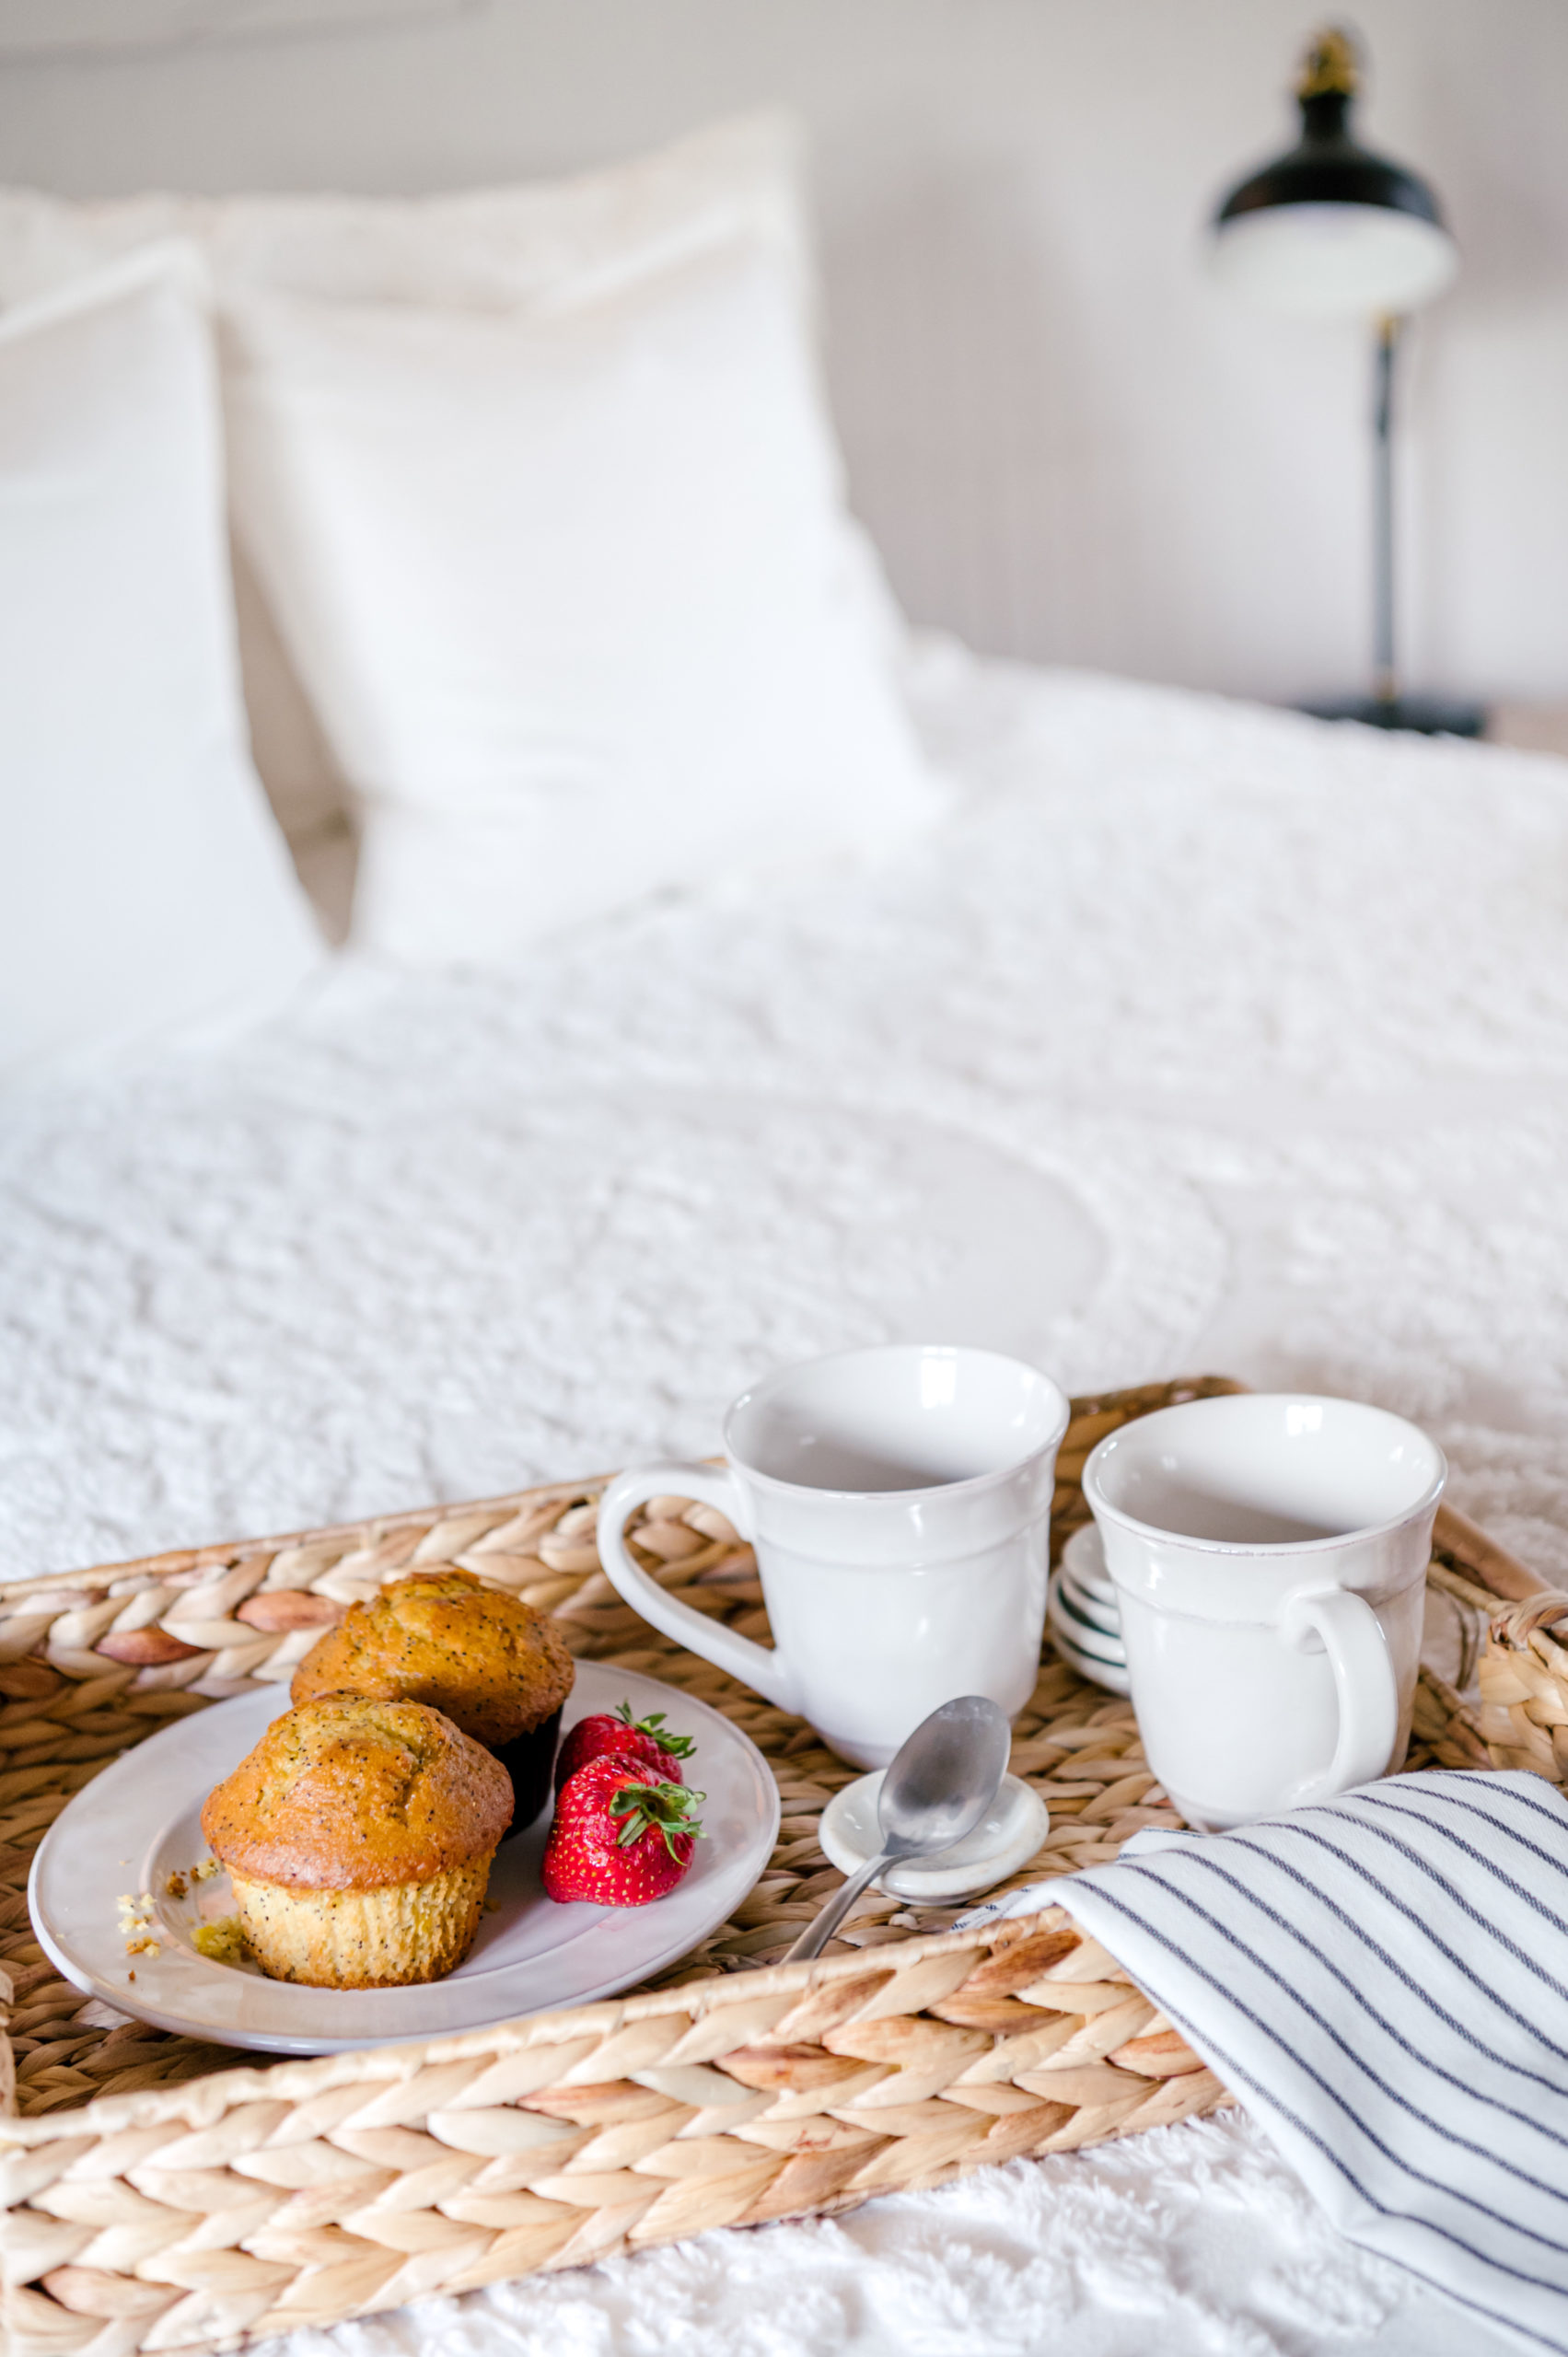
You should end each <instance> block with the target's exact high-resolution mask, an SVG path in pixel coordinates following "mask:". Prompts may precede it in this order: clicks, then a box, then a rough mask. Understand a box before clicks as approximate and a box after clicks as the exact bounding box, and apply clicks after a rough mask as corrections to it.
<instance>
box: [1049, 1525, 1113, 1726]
mask: <svg viewBox="0 0 1568 2357" xmlns="http://www.w3.org/2000/svg"><path fill="white" fill-rule="evenodd" d="M1048 1610H1049V1612H1050V1616H1051V1635H1052V1636H1053V1637H1054V1638H1055V1640H1056V1650H1057V1652H1058V1653H1059V1654H1060V1655H1062V1658H1063V1661H1065V1662H1070V1663H1071V1664H1072V1666H1073V1667H1074V1669H1075V1670H1076V1671H1077V1673H1078V1675H1079V1677H1080V1678H1092V1679H1093V1680H1094V1682H1095V1684H1096V1685H1097V1686H1104V1687H1106V1688H1108V1689H1109V1691H1110V1692H1111V1693H1112V1694H1125V1693H1127V1692H1128V1691H1129V1690H1130V1687H1129V1681H1128V1677H1127V1649H1126V1647H1125V1646H1124V1645H1123V1643H1122V1642H1121V1611H1120V1609H1119V1608H1118V1606H1117V1601H1116V1590H1115V1588H1114V1587H1113V1586H1112V1585H1111V1581H1110V1573H1109V1572H1108V1571H1107V1570H1106V1568H1105V1554H1104V1551H1103V1550H1102V1549H1101V1546H1100V1543H1099V1532H1098V1529H1097V1528H1096V1527H1095V1525H1094V1524H1093V1523H1092V1522H1091V1523H1086V1525H1085V1527H1084V1528H1083V1529H1082V1530H1075V1531H1074V1533H1073V1536H1072V1538H1069V1540H1068V1541H1067V1544H1066V1546H1065V1547H1064V1548H1063V1550H1062V1561H1061V1562H1060V1563H1058V1565H1057V1567H1056V1569H1055V1570H1054V1571H1053V1572H1052V1573H1051V1591H1050V1601H1049V1605H1048Z"/></svg>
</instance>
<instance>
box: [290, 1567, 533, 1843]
mask: <svg viewBox="0 0 1568 2357" xmlns="http://www.w3.org/2000/svg"><path fill="white" fill-rule="evenodd" d="M575 1674H576V1673H575V1667H574V1665H573V1661H572V1656H571V1655H570V1654H569V1653H568V1652H567V1650H566V1648H565V1646H564V1645H563V1643H562V1642H561V1638H560V1636H559V1635H558V1633H557V1631H556V1628H555V1624H554V1622H553V1621H551V1620H546V1619H545V1618H544V1616H543V1614H542V1613H539V1612H536V1611H535V1610H534V1609H533V1608H532V1606H531V1605H528V1604H524V1603H523V1602H522V1601H521V1600H520V1598H518V1597H517V1596H508V1595H506V1594H505V1591H504V1590H503V1589H500V1588H493V1587H485V1586H484V1585H482V1582H481V1581H479V1580H477V1579H476V1578H475V1577H474V1575H473V1573H471V1572H461V1571H459V1570H458V1569H457V1567H456V1565H455V1564H450V1563H441V1564H434V1565H432V1566H431V1567H430V1569H429V1570H427V1571H420V1572H413V1573H410V1575H409V1576H408V1577H407V1578H406V1579H401V1580H394V1581H393V1582H392V1583H391V1585H389V1586H388V1587H384V1588H383V1589H382V1590H381V1593H380V1595H379V1596H375V1597H373V1598H372V1600H371V1601H370V1602H369V1603H368V1604H356V1605H354V1607H353V1608H351V1610H350V1612H349V1614H348V1617H347V1619H346V1620H343V1621H342V1622H340V1624H339V1626H338V1627H337V1628H335V1629H329V1630H328V1631H326V1632H325V1634H324V1635H323V1636H321V1637H320V1638H319V1640H318V1641H317V1643H315V1644H314V1645H312V1646H311V1648H310V1651H309V1652H308V1654H307V1655H306V1656H305V1658H304V1660H303V1661H302V1662H301V1663H300V1665H299V1667H298V1668H297V1669H296V1671H295V1673H294V1683H293V1685H292V1687H291V1688H290V1689H289V1691H290V1696H291V1699H292V1700H293V1701H296V1702H308V1701H312V1700H313V1699H314V1698H315V1697H316V1696H318V1695H321V1694H367V1695H371V1696H374V1697H375V1698H376V1699H377V1700H378V1701H387V1702H425V1703H428V1704H429V1706H430V1707H431V1709H432V1710H436V1711H444V1712H445V1713H446V1714H447V1718H449V1719H450V1720H452V1721H453V1722H454V1724H456V1725H458V1726H459V1727H461V1729H462V1731H463V1733H464V1734H465V1735H466V1736H472V1738H473V1740H474V1741H475V1742H476V1743H482V1744H483V1746H484V1747H485V1749H486V1750H487V1751H493V1752H494V1754H495V1757H496V1758H497V1759H499V1761H500V1762H501V1765H502V1766H503V1768H505V1771H506V1772H507V1774H508V1775H509V1776H510V1778H511V1780H512V1785H513V1814H512V1826H511V1829H512V1830H513V1831H514V1832H518V1831H520V1830H521V1829H522V1828H523V1827H524V1826H525V1825H531V1824H532V1822H533V1820H534V1818H535V1817H537V1816H538V1815H539V1813H540V1809H541V1808H542V1807H543V1806H544V1804H545V1802H546V1800H547V1799H548V1797H549V1794H550V1782H551V1771H552V1768H553V1766H554V1764H555V1747H556V1744H557V1743H558V1742H559V1740H560V1736H561V1706H562V1704H563V1702H564V1701H565V1700H566V1697H567V1695H568V1694H570V1692H571V1691H572V1681H573V1678H575Z"/></svg>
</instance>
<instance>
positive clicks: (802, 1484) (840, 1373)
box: [598, 1343, 1069, 1768]
mask: <svg viewBox="0 0 1568 2357" xmlns="http://www.w3.org/2000/svg"><path fill="white" fill-rule="evenodd" d="M1068 1412H1069V1411H1068V1403H1067V1400H1066V1399H1065V1397H1064V1396H1063V1393H1062V1392H1061V1391H1060V1390H1059V1389H1058V1388H1057V1387H1056V1385H1055V1384H1054V1383H1052V1382H1051V1380H1050V1378H1049V1377H1048V1376H1043V1375H1041V1374H1040V1373H1039V1371H1038V1370H1037V1369H1036V1368H1034V1367H1031V1366H1025V1365H1024V1364H1022V1363H1021V1362H1020V1361H1019V1360H1017V1359H1010V1358H1004V1357H1002V1356H1000V1355H999V1354H998V1353H995V1352H993V1351H973V1350H955V1349H946V1348H939V1347H936V1346H934V1345H933V1346H926V1345H921V1344H913V1343H911V1344H904V1343H889V1344H886V1345H884V1346H882V1347H880V1348H877V1349H873V1350H865V1351H842V1352H839V1353H835V1355H834V1356H832V1357H831V1358H824V1359H814V1360H811V1361H810V1362H809V1363H808V1364H806V1365H804V1366H797V1367H790V1368H787V1369H786V1370H785V1371H784V1373H783V1374H780V1375H774V1376H770V1377H769V1378H768V1379H767V1381H766V1382H764V1383H759V1384H757V1385H756V1386H755V1387H753V1388H752V1389H751V1390H749V1391H744V1392H742V1394H741V1396H740V1398H739V1399H738V1400H737V1401H736V1402H735V1405H734V1406H733V1407H732V1408H731V1409H730V1411H729V1413H728V1414H727V1415H726V1418H725V1422H724V1445H725V1455H726V1458H727V1459H728V1462H727V1464H726V1466H725V1467H723V1468H722V1469H721V1468H718V1467H715V1466H713V1465H691V1464H663V1465H645V1466H639V1467H637V1468H636V1469H634V1470H633V1471H632V1472H629V1473H622V1474H621V1477H620V1479H619V1480H615V1481H612V1482H611V1483H610V1487H609V1489H608V1490H607V1491H606V1492H605V1493H604V1498H603V1502H602V1503H601V1504H600V1506H599V1514H598V1551H599V1560H600V1562H602V1563H603V1565H604V1568H605V1570H606V1572H607V1573H609V1575H610V1579H611V1580H612V1581H613V1582H614V1584H615V1585H616V1587H617V1588H619V1590H620V1592H621V1595H622V1596H624V1597H625V1599H626V1601H627V1603H628V1604H632V1605H634V1606H635V1607H636V1608H637V1610H638V1611H639V1612H640V1613H641V1614H642V1615H643V1617H644V1619H645V1620H651V1621H652V1623H653V1625H654V1627H655V1628H656V1629H659V1630H662V1631H663V1632H664V1634H665V1635H666V1636H667V1637H673V1638H675V1639H676V1641H677V1642H678V1643H680V1644H682V1645H685V1646H686V1647H687V1648H688V1649H689V1651H691V1653H694V1654H701V1655H703V1658H704V1660H707V1661H711V1662H714V1663H716V1664H717V1666H719V1668H720V1669H725V1670H727V1671H728V1672H729V1674H730V1675H731V1677H733V1678H740V1679H741V1680H743V1682H744V1683H745V1684H746V1685H748V1686H751V1687H754V1688H755V1689H756V1690H757V1692H758V1693H759V1694H763V1695H765V1696H766V1697H767V1699H768V1701H770V1702H775V1703H777V1705H778V1706H779V1708H780V1709H781V1710H784V1711H789V1712H792V1713H796V1714H797V1715H798V1716H800V1717H801V1718H804V1719H807V1720H809V1722H810V1724H812V1725H813V1726H814V1727H815V1728H816V1729H817V1730H818V1732H819V1735H820V1736H822V1738H823V1740H824V1741H825V1742H826V1743H828V1744H829V1745H830V1746H831V1747H832V1749H833V1750H834V1751H836V1752H837V1753H838V1754H839V1756H840V1758H841V1759H848V1760H850V1761H852V1762H853V1763H854V1765H855V1766H856V1767H859V1768H885V1767H886V1766H887V1764H888V1762H889V1759H891V1758H892V1757H893V1754H894V1752H895V1751H897V1749H898V1747H899V1746H900V1744H901V1743H902V1741H903V1739H904V1737H905V1736H907V1735H908V1734H909V1733H910V1732H911V1730H912V1728H914V1727H916V1726H918V1725H919V1724H920V1722H921V1720H922V1719H923V1718H924V1717H925V1716H926V1715H927V1713H929V1712H932V1711H934V1710H935V1709H936V1707H937V1705H938V1704H939V1703H942V1702H946V1701H950V1700H951V1699H952V1697H953V1696H954V1695H955V1694H986V1695H989V1696H990V1697H991V1699H992V1701H994V1702H997V1703H999V1704H1000V1705H1001V1707H1002V1709H1003V1710H1005V1711H1006V1712H1007V1713H1009V1714H1011V1713H1013V1712H1015V1711H1019V1710H1021V1709H1022V1708H1023V1706H1024V1704H1025V1703H1026V1702H1027V1701H1028V1698H1029V1696H1030V1694H1031V1693H1032V1692H1033V1690H1034V1687H1035V1681H1036V1679H1037V1678H1038V1677H1039V1675H1040V1631H1041V1629H1042V1627H1043V1624H1044V1618H1045V1584H1046V1561H1047V1554H1048V1546H1049V1531H1050V1520H1051V1492H1052V1489H1053V1487H1054V1482H1055V1471H1056V1451H1057V1447H1058V1446H1059V1444H1060V1442H1061V1439H1062V1435H1063V1433H1064V1432H1065V1431H1066V1429H1067V1417H1068ZM669 1493H673V1494H675V1495H677V1496H679V1497H689V1498H702V1499H704V1500H706V1502H707V1503H708V1504H711V1505H715V1506H717V1507H718V1509H719V1511H720V1513H721V1514H724V1515H727V1516H728V1518H729V1520H730V1521H731V1522H732V1523H733V1524H734V1526H735V1527H736V1529H737V1530H738V1532H739V1533H740V1535H741V1536H742V1538H747V1539H749V1541H750V1542H751V1544H752V1545H753V1547H755V1549H756V1550H757V1562H758V1567H759V1569H760V1571H761V1580H762V1593H763V1596H764V1597H765V1598H766V1601H767V1607H768V1619H769V1620H770V1622H771V1624H772V1632H773V1650H772V1652H770V1651H769V1650H768V1649H767V1647H766V1646H763V1645H757V1644H753V1643H751V1641H750V1639H749V1638H747V1637H742V1636H740V1635H738V1633H737V1632H736V1631H734V1630H732V1629H726V1628H725V1627H723V1626H722V1625H721V1624H720V1623H718V1622H717V1621H714V1620H708V1619H707V1618H705V1617H704V1615H703V1614H702V1613H700V1612H694V1611H693V1610H692V1609H691V1607H690V1606H689V1605H684V1604H680V1603H678V1602H677V1601H676V1600H675V1598H674V1597H672V1596H668V1595H667V1594H666V1592H665V1590H664V1589H663V1588H661V1587H660V1586H659V1585H657V1583H656V1581H654V1580H652V1579H650V1578H649V1576H648V1574H647V1573H646V1572H645V1571H644V1570H643V1569H642V1568H641V1566H640V1565H639V1564H638V1563H636V1562H634V1561H633V1557H632V1556H631V1554H630V1553H629V1552H628V1550H627V1547H626V1542H625V1537H624V1532H625V1528H626V1524H627V1522H628V1521H629V1519H630V1518H631V1516H632V1515H633V1512H634V1511H635V1509H636V1508H637V1507H638V1506H640V1505H642V1504H645V1501H646V1500H647V1499H649V1498H652V1497H658V1496H661V1495H665V1494H669Z"/></svg>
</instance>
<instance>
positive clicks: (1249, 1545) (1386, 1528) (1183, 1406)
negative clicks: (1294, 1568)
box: [1082, 1391, 1448, 1562]
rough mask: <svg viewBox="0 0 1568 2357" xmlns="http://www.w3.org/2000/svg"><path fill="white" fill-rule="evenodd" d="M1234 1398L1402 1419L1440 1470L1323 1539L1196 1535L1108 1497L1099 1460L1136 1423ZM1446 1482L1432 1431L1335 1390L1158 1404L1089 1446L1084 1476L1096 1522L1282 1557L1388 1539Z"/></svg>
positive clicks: (1196, 1549) (1193, 1545) (1415, 1518)
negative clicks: (1383, 1510) (1414, 1493)
mask: <svg viewBox="0 0 1568 2357" xmlns="http://www.w3.org/2000/svg"><path fill="white" fill-rule="evenodd" d="M1232 1400H1246V1401H1257V1402H1261V1403H1273V1402H1277V1403H1279V1404H1280V1405H1290V1406H1293V1407H1295V1406H1299V1407H1303V1408H1351V1409H1354V1410H1356V1411H1365V1413H1367V1414H1370V1415H1374V1416H1382V1417H1386V1418H1387V1420H1388V1422H1389V1423H1392V1424H1402V1425H1403V1426H1404V1428H1405V1430H1406V1431H1407V1432H1411V1433H1414V1434H1415V1435H1416V1437H1417V1438H1418V1439H1419V1440H1422V1441H1424V1443H1425V1444H1426V1446H1427V1447H1428V1448H1429V1449H1430V1450H1431V1451H1432V1454H1433V1456H1434V1457H1435V1458H1436V1460H1437V1462H1436V1469H1435V1470H1434V1475H1433V1478H1432V1480H1430V1481H1429V1482H1428V1484H1427V1486H1426V1489H1425V1490H1424V1491H1423V1493H1422V1495H1421V1497H1420V1498H1419V1499H1418V1500H1417V1501H1416V1503H1415V1504H1413V1505H1410V1506H1403V1507H1401V1508H1400V1512H1399V1513H1398V1514H1391V1515H1385V1516H1384V1518H1383V1520H1382V1521H1381V1522H1364V1523H1357V1525H1356V1526H1355V1527H1354V1529H1353V1530H1336V1531H1331V1532H1330V1534H1329V1535H1328V1537H1327V1538H1194V1537H1193V1536H1192V1535H1191V1532H1188V1531H1182V1530H1166V1529H1164V1528H1162V1527H1161V1526H1160V1524H1158V1523H1157V1522H1144V1521H1143V1520H1141V1519H1140V1517H1139V1516H1138V1515H1135V1514H1129V1512H1128V1511H1127V1509H1126V1507H1125V1506H1120V1505H1116V1504H1113V1503H1112V1501H1111V1500H1110V1499H1109V1498H1108V1497H1107V1496H1106V1494H1105V1492H1104V1490H1103V1488H1102V1487H1101V1484H1100V1479H1099V1464H1098V1460H1099V1459H1100V1457H1102V1456H1103V1457H1108V1458H1109V1457H1111V1456H1112V1455H1114V1453H1115V1445H1116V1443H1117V1442H1118V1441H1119V1440H1121V1438H1122V1437H1123V1435H1124V1434H1127V1433H1129V1432H1130V1431H1131V1430H1132V1427H1133V1426H1134V1425H1138V1424H1154V1423H1157V1422H1158V1421H1159V1419H1160V1418H1161V1417H1162V1416H1174V1415H1180V1414H1182V1413H1184V1412H1185V1411H1187V1410H1189V1409H1192V1408H1224V1407H1226V1406H1228V1405H1229V1403H1230V1402H1231V1401H1232ZM1447 1482H1448V1459H1447V1457H1446V1456H1445V1454H1444V1452H1443V1450H1442V1449H1441V1448H1440V1447H1439V1446H1438V1444H1437V1443H1436V1441H1434V1439H1433V1437H1432V1435H1431V1434H1430V1433H1428V1432H1425V1431H1423V1429H1422V1427H1421V1425H1420V1424H1415V1423H1412V1422H1411V1420H1410V1418H1409V1417H1408V1416H1401V1415H1399V1414H1397V1413H1396V1412H1395V1411H1394V1410H1393V1409H1392V1408H1379V1407H1378V1406H1377V1404H1376V1401H1375V1400H1372V1399H1345V1398H1343V1397H1342V1395H1341V1394H1339V1393H1337V1392H1332V1391H1225V1392H1219V1393H1217V1394H1212V1395H1211V1396H1210V1397H1209V1398H1207V1399H1179V1400H1177V1401H1175V1402H1174V1403H1173V1404H1172V1405H1171V1406H1170V1407H1168V1408H1157V1409H1156V1411H1154V1413H1153V1415H1150V1416H1132V1417H1129V1418H1128V1420H1127V1422H1126V1423H1124V1424H1119V1425H1118V1426H1117V1428H1116V1430H1115V1432H1113V1433H1107V1434H1106V1436H1105V1438H1104V1439H1103V1440H1102V1441H1098V1442H1097V1443H1096V1445H1095V1446H1094V1447H1093V1448H1092V1449H1091V1450H1090V1451H1089V1454H1088V1457H1087V1458H1086V1462H1085V1465H1084V1470H1083V1476H1082V1487H1083V1492H1084V1496H1085V1497H1086V1499H1087V1501H1088V1504H1089V1507H1090V1510H1091V1512H1092V1513H1093V1514H1094V1515H1095V1518H1096V1520H1097V1521H1098V1519H1099V1517H1100V1515H1104V1516H1105V1518H1106V1520H1107V1521H1108V1522H1114V1523H1116V1524H1118V1525H1119V1526H1120V1527H1121V1529H1123V1530H1131V1531H1135V1532H1136V1533H1137V1535H1138V1536H1139V1538H1153V1539H1156V1540H1157V1541H1158V1543H1159V1544H1160V1545H1161V1546H1162V1547H1179V1548H1185V1549H1188V1550H1191V1552H1193V1553H1195V1554H1202V1555H1211V1556H1212V1555H1231V1556H1257V1555H1260V1556H1264V1557H1268V1558H1272V1559H1274V1560H1275V1561H1277V1562H1284V1560H1285V1559H1286V1558H1287V1557H1295V1556H1297V1555H1331V1554H1335V1553H1337V1552H1339V1551H1341V1550H1343V1549H1344V1548H1346V1547H1349V1546H1352V1545H1353V1544H1355V1543H1356V1542H1358V1541H1360V1540H1362V1539H1367V1538H1388V1536H1389V1535H1390V1534H1391V1533H1392V1532H1394V1531H1396V1530H1403V1529H1404V1528H1405V1527H1406V1525H1407V1524H1409V1523H1412V1522H1419V1521H1421V1520H1422V1518H1423V1516H1424V1515H1429V1514H1431V1513H1433V1512H1434V1510H1435V1508H1436V1507H1437V1505H1438V1504H1440V1502H1441V1500H1442V1496H1443V1492H1444V1491H1445V1489H1446V1487H1447Z"/></svg>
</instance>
